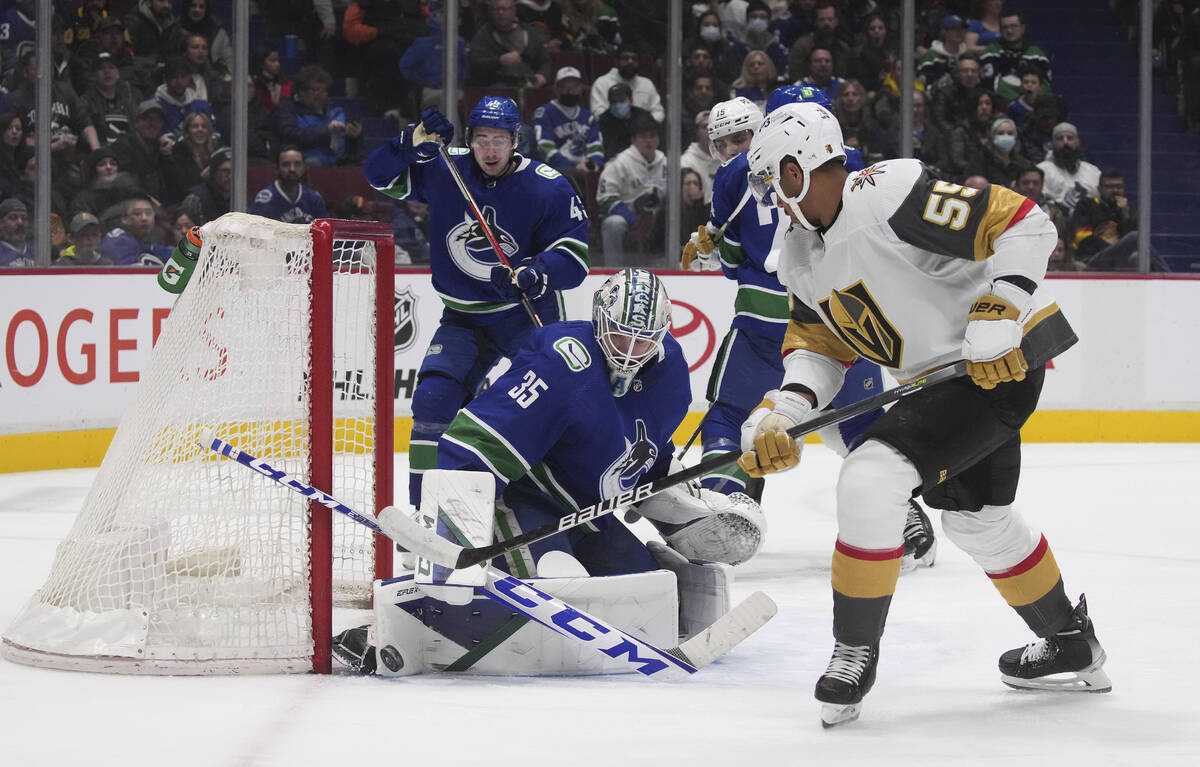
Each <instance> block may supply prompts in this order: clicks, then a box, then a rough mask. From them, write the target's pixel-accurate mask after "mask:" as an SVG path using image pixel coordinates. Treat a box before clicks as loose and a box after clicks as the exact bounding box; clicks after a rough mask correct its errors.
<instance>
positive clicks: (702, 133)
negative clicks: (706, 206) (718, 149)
mask: <svg viewBox="0 0 1200 767" xmlns="http://www.w3.org/2000/svg"><path fill="white" fill-rule="evenodd" d="M708 115H709V110H707V109H706V110H704V111H703V112H701V113H700V114H698V115H696V138H695V140H694V141H692V143H690V144H688V145H687V149H685V150H683V154H681V155H680V156H679V167H681V168H691V169H692V170H694V171H696V173H697V175H699V176H700V187H701V189H702V190H703V192H704V201H705V202H706V203H708V202H712V193H713V192H712V190H713V178H714V177H715V176H716V175H717V168H719V167H721V161H720V160H718V159H717V158H716V157H714V156H713V154H712V151H711V148H710V147H711V145H710V144H709V141H708ZM693 231H695V228H692V229H689V230H688V232H689V236H690V232H693Z"/></svg>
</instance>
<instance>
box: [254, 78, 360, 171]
mask: <svg viewBox="0 0 1200 767" xmlns="http://www.w3.org/2000/svg"><path fill="white" fill-rule="evenodd" d="M332 83H333V78H332V77H331V76H330V74H329V73H328V72H326V71H325V70H324V69H322V68H321V67H318V66H315V65H309V66H307V67H304V68H303V69H301V70H300V71H299V72H297V73H296V92H295V93H293V94H292V96H291V98H287V99H284V100H283V101H280V102H279V104H278V105H277V106H276V107H275V114H274V124H275V135H276V136H278V137H279V140H280V141H281V142H282V143H284V144H295V145H296V146H298V147H300V149H301V150H302V151H303V152H304V161H305V162H306V163H308V164H309V165H310V166H311V165H318V166H331V165H337V164H339V163H343V162H351V161H353V159H354V157H355V156H356V155H357V151H358V139H359V137H360V136H361V135H362V123H361V122H359V121H358V120H350V121H347V120H346V114H345V112H343V111H342V108H341V107H338V106H332V105H330V103H329V86H330V85H331V84H332Z"/></svg>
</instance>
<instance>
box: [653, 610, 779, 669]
mask: <svg viewBox="0 0 1200 767" xmlns="http://www.w3.org/2000/svg"><path fill="white" fill-rule="evenodd" d="M777 612H779V607H778V606H776V604H775V601H774V600H772V599H771V598H770V597H769V596H767V595H766V594H764V593H763V592H761V591H756V592H754V593H753V594H751V595H750V596H748V597H746V598H745V599H743V600H742V601H741V603H739V604H738V606H737V607H735V608H733V609H732V610H730V611H729V612H727V613H725V614H724V615H722V616H721V617H720V618H718V619H717V620H716V621H715V622H714V623H713V624H712V625H711V626H709V627H708V628H706V629H704V630H703V631H701V632H700V633H699V634H697V635H696V636H694V637H692V638H691V639H689V640H687V641H686V642H684V643H683V644H681V645H679V647H678V648H677V651H678V652H679V653H681V654H682V655H683V656H684V657H685V658H686V659H687V660H688V662H689V663H691V664H692V665H693V666H695V667H696V668H697V669H701V668H704V667H705V666H707V665H708V664H710V663H712V662H713V661H715V660H716V659H717V658H720V657H721V656H722V655H725V654H726V653H728V652H729V651H730V650H732V649H733V648H735V647H737V646H738V645H739V644H741V643H742V641H743V640H744V639H746V638H747V637H749V636H750V635H751V634H753V633H754V632H755V631H758V630H759V629H760V628H762V627H763V626H765V625H766V624H767V621H769V620H771V619H772V618H774V617H775V613H777Z"/></svg>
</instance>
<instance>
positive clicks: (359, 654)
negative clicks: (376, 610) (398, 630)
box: [330, 626, 376, 675]
mask: <svg viewBox="0 0 1200 767" xmlns="http://www.w3.org/2000/svg"><path fill="white" fill-rule="evenodd" d="M330 650H331V651H332V652H333V657H335V658H337V659H338V661H339V662H341V663H342V664H343V665H345V666H347V667H348V668H349V669H350V670H351V671H353V672H354V673H356V674H364V675H365V674H374V673H375V668H376V661H375V648H374V647H373V646H372V645H371V644H369V642H368V640H367V627H366V626H359V627H358V628H353V629H346V630H345V631H343V632H342V633H340V634H338V635H337V636H335V637H334V638H333V644H332V647H330Z"/></svg>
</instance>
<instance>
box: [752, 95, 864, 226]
mask: <svg viewBox="0 0 1200 767" xmlns="http://www.w3.org/2000/svg"><path fill="white" fill-rule="evenodd" d="M787 157H790V158H791V159H792V160H794V161H795V162H796V164H797V165H798V166H799V167H800V171H801V172H802V173H803V175H804V185H803V186H802V187H801V188H800V194H798V195H796V196H794V197H789V196H788V195H786V194H784V192H783V188H782V186H781V185H780V179H781V175H780V168H781V166H782V164H783V160H784V158H787ZM839 158H840V159H841V160H842V161H843V162H845V160H846V151H845V149H843V148H842V129H841V126H839V125H838V121H837V118H836V117H834V116H833V114H832V113H831V112H830V111H829V110H828V109H825V108H824V107H822V106H819V105H817V104H815V103H801V104H785V105H784V106H781V107H779V108H778V109H776V110H775V111H774V112H772V113H771V114H769V115H767V118H766V119H765V120H763V123H762V126H761V127H760V128H759V129H758V133H756V134H755V136H754V141H753V142H751V144H750V153H749V155H748V159H749V161H750V189H751V190H752V191H753V192H754V197H755V199H756V200H758V202H759V204H761V205H774V204H775V197H774V196H775V195H778V196H779V199H780V200H782V201H783V203H784V204H785V205H787V207H788V210H790V211H791V212H792V214H793V215H794V216H795V218H796V220H797V221H798V222H799V223H800V225H801V226H802V227H804V228H805V229H807V230H809V231H811V232H815V231H816V230H817V229H818V227H816V226H814V225H813V224H812V223H811V222H810V221H809V220H808V219H807V218H805V216H804V214H803V213H801V212H800V202H801V201H802V200H803V199H804V197H805V195H807V194H808V190H809V187H810V186H811V185H812V172H813V171H814V170H816V169H817V168H819V167H821V166H822V165H824V164H825V163H827V162H829V161H830V160H834V159H839Z"/></svg>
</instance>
